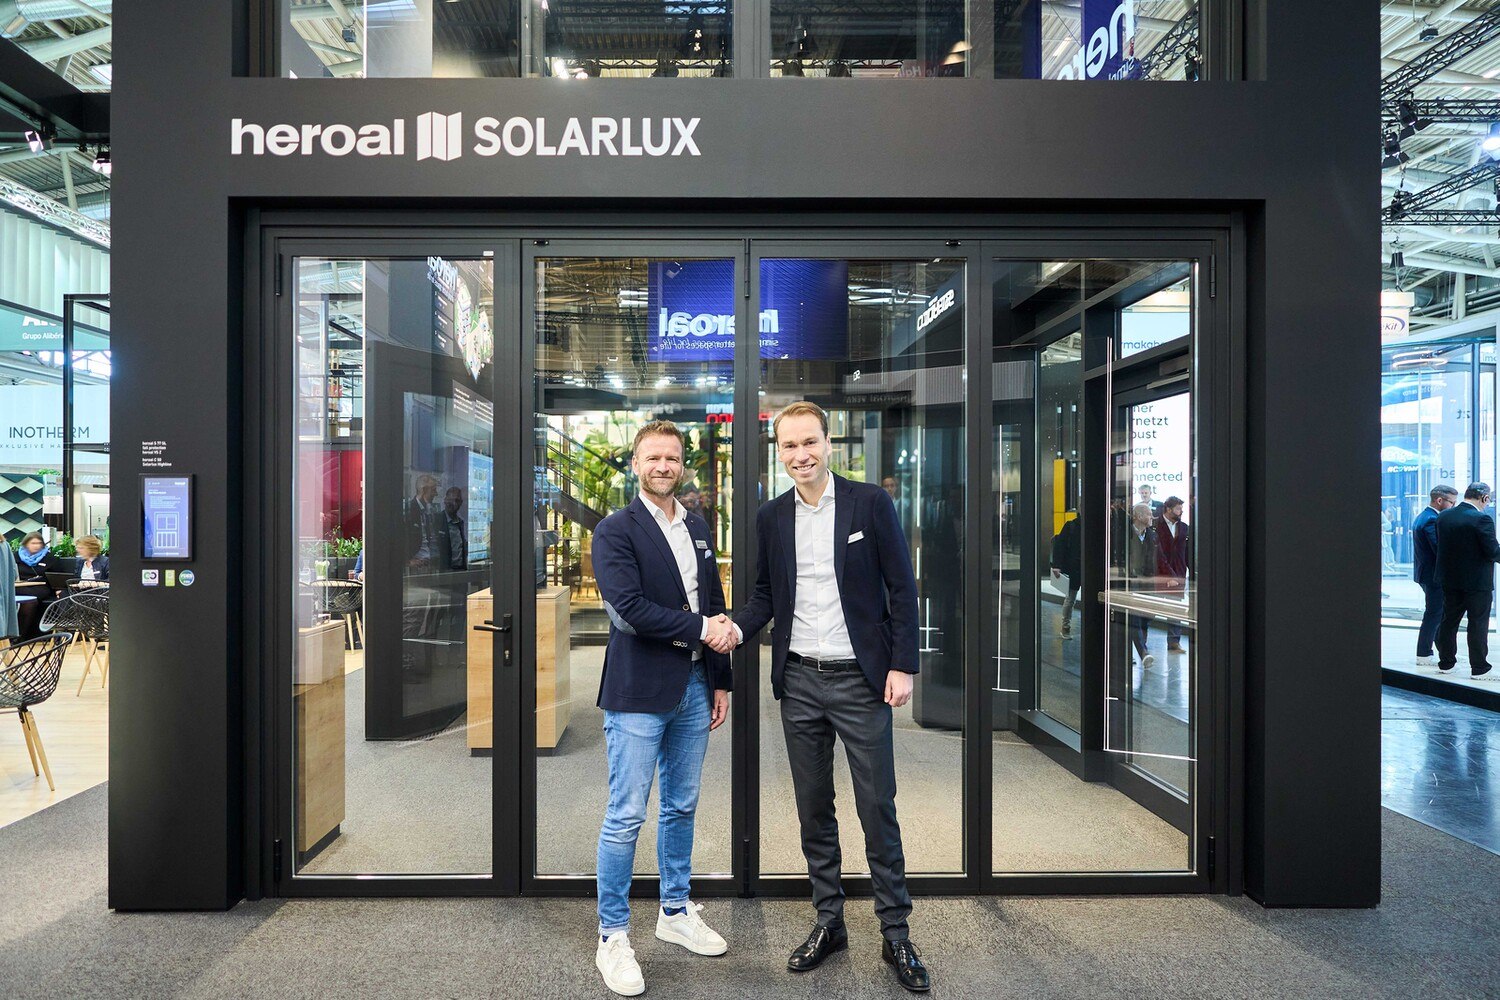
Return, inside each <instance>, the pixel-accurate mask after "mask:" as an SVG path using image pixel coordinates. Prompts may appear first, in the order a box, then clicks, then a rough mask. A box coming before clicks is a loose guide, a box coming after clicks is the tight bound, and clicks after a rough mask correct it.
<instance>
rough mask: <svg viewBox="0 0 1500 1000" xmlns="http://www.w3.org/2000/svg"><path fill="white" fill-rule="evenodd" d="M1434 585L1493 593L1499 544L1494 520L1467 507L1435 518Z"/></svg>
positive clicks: (1482, 512) (1498, 560)
mask: <svg viewBox="0 0 1500 1000" xmlns="http://www.w3.org/2000/svg"><path fill="white" fill-rule="evenodd" d="M1437 539H1438V544H1437V582H1438V586H1440V587H1442V588H1443V589H1444V590H1466V591H1470V592H1475V591H1484V590H1491V591H1492V590H1494V589H1495V563H1497V562H1500V541H1496V540H1495V519H1494V518H1492V517H1490V515H1489V513H1488V512H1487V511H1482V510H1480V509H1478V508H1477V507H1475V506H1474V505H1473V504H1470V503H1459V504H1457V505H1456V506H1453V507H1449V508H1448V509H1447V510H1445V511H1443V512H1442V513H1441V514H1439V515H1438V517H1437Z"/></svg>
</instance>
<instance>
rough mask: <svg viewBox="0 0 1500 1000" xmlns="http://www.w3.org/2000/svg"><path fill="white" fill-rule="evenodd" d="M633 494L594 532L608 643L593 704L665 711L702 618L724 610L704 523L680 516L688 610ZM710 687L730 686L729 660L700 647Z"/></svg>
mask: <svg viewBox="0 0 1500 1000" xmlns="http://www.w3.org/2000/svg"><path fill="white" fill-rule="evenodd" d="M647 503H649V501H647V500H644V499H641V498H640V497H637V498H636V499H635V500H632V501H631V502H630V503H629V504H628V505H626V507H625V508H624V509H623V510H618V511H615V512H614V513H613V514H611V515H609V516H608V517H606V518H605V519H604V520H602V521H600V522H599V527H598V528H596V529H595V530H594V549H593V554H594V579H595V581H596V582H597V583H598V585H599V594H600V596H601V597H603V598H604V607H605V610H606V611H608V612H609V645H608V647H607V648H606V649H605V650H604V676H603V677H602V678H601V679H600V681H599V707H600V708H603V709H606V710H608V711H611V712H670V711H671V710H672V709H674V708H676V707H677V704H678V702H680V701H681V700H682V692H683V691H684V690H686V689H687V682H688V677H689V675H690V674H691V673H692V666H693V652H694V651H695V650H696V649H697V648H698V646H699V636H701V635H702V634H703V619H704V618H705V617H709V618H711V617H713V616H714V615H717V614H719V613H721V612H722V611H724V587H723V585H722V584H721V583H720V582H719V563H718V560H717V559H716V558H715V552H714V542H713V536H712V535H711V534H710V532H709V529H708V522H707V521H705V520H703V518H702V517H700V516H699V515H697V514H694V513H693V512H692V511H688V512H687V528H688V534H689V535H691V536H692V539H693V551H694V552H695V553H696V554H697V560H698V608H699V612H698V613H697V614H695V613H694V612H693V611H692V609H691V607H690V606H689V605H688V596H687V592H686V591H685V590H683V587H682V574H681V572H679V571H678V569H677V559H676V557H675V556H673V555H672V547H671V546H670V545H668V544H667V539H666V537H665V536H664V535H663V534H662V533H661V528H660V527H658V526H657V523H656V521H655V519H654V518H653V517H652V515H651V512H650V511H648V510H647V509H646V504H647ZM703 659H704V665H705V667H706V668H707V669H708V676H709V680H710V681H711V682H712V684H713V686H714V688H716V689H723V690H725V691H727V690H729V689H730V688H731V686H732V685H731V683H730V672H729V657H728V656H727V655H726V654H723V653H715V652H714V651H713V650H711V649H709V648H708V647H707V646H704V647H703Z"/></svg>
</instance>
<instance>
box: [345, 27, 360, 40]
mask: <svg viewBox="0 0 1500 1000" xmlns="http://www.w3.org/2000/svg"><path fill="white" fill-rule="evenodd" d="M344 41H346V42H348V43H349V44H350V45H353V44H354V43H355V42H357V41H359V38H358V37H356V36H355V34H354V25H352V24H351V25H349V26H348V27H347V28H345V29H344Z"/></svg>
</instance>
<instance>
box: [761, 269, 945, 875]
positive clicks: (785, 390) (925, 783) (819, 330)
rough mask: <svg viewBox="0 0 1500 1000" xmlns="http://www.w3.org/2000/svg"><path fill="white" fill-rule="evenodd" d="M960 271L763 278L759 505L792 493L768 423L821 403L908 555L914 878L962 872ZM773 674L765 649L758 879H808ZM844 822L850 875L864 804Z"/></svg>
mask: <svg viewBox="0 0 1500 1000" xmlns="http://www.w3.org/2000/svg"><path fill="white" fill-rule="evenodd" d="M964 273H965V268H964V263H963V261H961V260H944V259H938V260H884V261H882V260H809V259H785V260H766V261H763V262H762V270H761V275H762V280H761V300H760V315H761V320H760V326H761V330H762V334H761V357H762V360H761V368H760V386H761V389H760V410H761V413H762V414H763V416H764V418H765V419H764V420H763V422H762V425H761V428H760V447H761V452H762V456H763V458H762V462H763V468H764V470H765V478H764V479H763V480H762V483H761V496H762V497H763V498H764V499H767V500H768V499H770V498H771V497H774V496H776V495H778V494H781V493H784V492H785V491H786V490H788V489H792V488H793V486H792V482H791V479H790V477H788V476H787V474H786V471H785V469H784V468H783V467H782V465H781V463H780V462H779V461H778V460H777V454H776V445H775V443H774V442H773V441H772V440H771V425H770V418H771V417H772V416H773V415H774V414H775V413H776V412H777V411H778V410H780V409H781V408H782V407H784V406H786V405H787V404H789V403H792V402H795V401H796V400H799V399H808V400H811V401H812V402H815V403H817V404H818V405H820V406H822V407H823V408H824V409H826V410H827V411H828V415H829V424H830V426H829V436H830V438H831V439H832V443H833V454H832V457H831V458H830V460H829V467H830V468H831V469H832V471H833V472H835V473H836V474H838V475H841V476H845V477H847V478H850V479H854V480H856V481H861V482H867V483H876V482H878V483H881V484H882V485H883V486H884V487H885V489H886V491H887V492H888V493H889V494H890V496H891V499H892V500H893V501H894V502H895V506H896V514H897V517H898V518H899V519H900V521H901V525H902V528H903V529H904V530H905V532H906V538H907V544H908V546H909V547H910V550H911V558H912V565H913V568H914V569H915V571H916V577H917V591H918V605H917V609H918V622H919V626H920V630H921V631H920V641H921V649H920V656H921V663H920V664H919V666H920V672H919V673H918V675H917V676H916V678H915V687H914V692H913V697H912V701H911V702H910V703H909V704H908V705H907V706H906V707H904V708H899V709H895V710H894V715H895V721H894V726H895V732H894V738H895V756H896V772H897V782H898V785H899V787H900V793H899V794H898V796H897V800H896V806H897V812H898V815H899V818H900V821H901V824H902V836H903V842H904V847H905V851H906V870H907V872H908V873H913V874H916V873H938V872H948V873H952V872H962V871H963V870H964V860H963V845H964V837H965V832H966V831H965V826H964V815H963V802H964V792H963V748H964V739H965V733H964V696H965V688H964V652H965V645H964V631H963V622H964V609H965V600H966V596H965V594H964V590H963V580H964V572H963V566H964V558H965V552H964V545H963V538H964V528H963V525H964V517H965V511H964V490H963V485H964V467H965V466H964V463H965V452H964V428H965V417H964V406H963V386H964V371H965V369H964V346H963V334H964V325H965V317H966V307H965V302H964ZM773 317H774V320H773ZM772 327H774V331H775V332H774V333H772V332H768V331H769V330H770V329H771V328H772ZM773 337H774V338H775V340H776V346H775V347H774V348H772V347H770V346H769V345H770V341H771V340H772V338H773ZM763 638H764V637H763ZM770 676H771V671H770V643H769V641H763V642H762V645H761V671H760V675H759V678H760V679H759V681H758V690H759V696H760V699H761V700H760V743H761V746H760V790H759V795H760V804H761V805H760V808H761V818H760V870H761V872H762V873H764V874H773V875H774V874H802V873H805V872H806V870H807V865H806V861H805V859H804V858H803V855H802V846H801V839H800V835H799V829H798V822H797V811H796V805H795V801H794V798H793V793H792V779H791V772H790V770H789V765H788V761H787V750H786V740H785V736H784V735H783V733H782V726H781V713H780V710H779V708H778V705H777V702H776V701H775V700H774V699H773V697H772V694H771V682H770ZM834 782H835V799H836V801H838V802H842V803H852V802H853V801H854V791H853V786H852V784H851V782H850V779H849V768H848V764H847V761H846V760H845V759H844V757H843V756H842V755H840V754H838V753H835V756H834ZM839 819H840V822H839V838H840V841H841V844H842V850H843V871H844V872H845V873H846V874H861V873H866V872H868V870H869V869H868V865H867V863H866V861H865V849H864V838H863V835H862V832H861V829H860V825H859V822H858V819H857V817H856V816H855V815H854V812H853V809H852V808H850V807H844V808H841V809H840V811H839Z"/></svg>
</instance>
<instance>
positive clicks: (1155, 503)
mask: <svg viewBox="0 0 1500 1000" xmlns="http://www.w3.org/2000/svg"><path fill="white" fill-rule="evenodd" d="M1136 493H1137V494H1139V496H1140V499H1139V500H1137V501H1136V502H1137V503H1143V504H1145V505H1146V506H1148V507H1150V508H1151V516H1152V517H1156V516H1157V515H1159V514H1160V513H1161V501H1160V500H1153V499H1152V498H1151V487H1149V486H1142V487H1141V488H1140V489H1139V490H1136Z"/></svg>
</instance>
